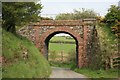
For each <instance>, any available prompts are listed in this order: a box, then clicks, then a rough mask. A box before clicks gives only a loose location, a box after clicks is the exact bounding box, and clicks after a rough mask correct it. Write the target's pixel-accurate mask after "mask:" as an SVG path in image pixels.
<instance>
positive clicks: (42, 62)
mask: <svg viewBox="0 0 120 80" xmlns="http://www.w3.org/2000/svg"><path fill="white" fill-rule="evenodd" d="M2 41H3V42H2V43H3V44H2V50H3V52H2V56H3V58H4V59H5V61H6V62H5V61H3V65H2V77H3V78H43V77H48V76H49V75H50V73H51V68H50V65H49V63H48V62H47V60H46V59H45V58H44V57H43V55H42V54H41V53H40V52H39V50H38V49H37V48H36V47H35V46H34V44H33V43H32V42H31V41H29V40H27V39H26V38H23V37H20V36H18V35H16V36H15V35H13V34H11V33H9V32H6V31H5V30H3V38H2ZM25 50H27V55H28V58H27V57H25V58H24V57H23V56H24V55H23V53H24V51H25Z"/></svg>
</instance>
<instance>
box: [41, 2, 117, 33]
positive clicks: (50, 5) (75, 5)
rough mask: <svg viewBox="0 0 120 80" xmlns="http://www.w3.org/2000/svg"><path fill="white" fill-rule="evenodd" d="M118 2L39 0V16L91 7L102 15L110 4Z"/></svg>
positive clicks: (49, 15)
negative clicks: (40, 9)
mask: <svg viewBox="0 0 120 80" xmlns="http://www.w3.org/2000/svg"><path fill="white" fill-rule="evenodd" d="M118 2H119V0H41V3H42V5H43V9H42V12H41V16H45V17H53V18H54V17H55V16H56V15H57V14H59V13H68V12H73V9H79V8H85V9H92V10H94V11H95V12H97V13H98V14H99V15H101V16H104V15H105V14H106V13H107V10H108V9H109V8H110V5H118ZM58 35H59V34H58ZM60 35H61V34H60Z"/></svg>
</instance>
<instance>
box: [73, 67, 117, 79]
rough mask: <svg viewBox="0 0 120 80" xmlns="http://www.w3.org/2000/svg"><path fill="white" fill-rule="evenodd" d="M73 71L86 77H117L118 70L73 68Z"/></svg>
mask: <svg viewBox="0 0 120 80" xmlns="http://www.w3.org/2000/svg"><path fill="white" fill-rule="evenodd" d="M74 71H75V72H78V73H80V74H83V75H85V76H87V77H88V78H118V70H117V69H109V70H91V69H85V68H81V69H78V68H76V69H74Z"/></svg>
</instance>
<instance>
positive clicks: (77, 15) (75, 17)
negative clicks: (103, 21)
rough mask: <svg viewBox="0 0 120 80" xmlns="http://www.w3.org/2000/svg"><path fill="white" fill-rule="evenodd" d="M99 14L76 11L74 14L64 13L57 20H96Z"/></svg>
mask: <svg viewBox="0 0 120 80" xmlns="http://www.w3.org/2000/svg"><path fill="white" fill-rule="evenodd" d="M96 17H97V13H95V12H94V11H93V10H90V9H84V8H82V9H79V10H76V9H74V12H73V13H62V14H59V15H57V16H56V19H57V20H58V19H59V20H79V19H85V18H96Z"/></svg>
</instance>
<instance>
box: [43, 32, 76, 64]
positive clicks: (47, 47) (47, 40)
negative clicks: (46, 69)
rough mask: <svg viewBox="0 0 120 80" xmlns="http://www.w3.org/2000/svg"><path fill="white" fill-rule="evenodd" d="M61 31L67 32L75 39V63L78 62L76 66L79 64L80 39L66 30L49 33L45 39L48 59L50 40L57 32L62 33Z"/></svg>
mask: <svg viewBox="0 0 120 80" xmlns="http://www.w3.org/2000/svg"><path fill="white" fill-rule="evenodd" d="M60 33H64V34H67V35H69V36H71V37H72V38H73V39H74V41H75V54H74V55H75V59H76V60H75V64H76V66H78V40H77V38H76V37H75V36H74V35H73V34H71V33H69V32H66V31H56V32H53V33H51V34H49V35H48V36H47V37H46V39H45V41H44V43H45V54H44V55H45V57H46V59H47V60H49V44H50V43H49V42H50V39H51V38H53V37H54V36H55V35H56V34H60Z"/></svg>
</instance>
